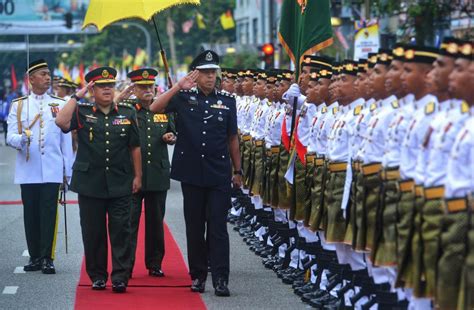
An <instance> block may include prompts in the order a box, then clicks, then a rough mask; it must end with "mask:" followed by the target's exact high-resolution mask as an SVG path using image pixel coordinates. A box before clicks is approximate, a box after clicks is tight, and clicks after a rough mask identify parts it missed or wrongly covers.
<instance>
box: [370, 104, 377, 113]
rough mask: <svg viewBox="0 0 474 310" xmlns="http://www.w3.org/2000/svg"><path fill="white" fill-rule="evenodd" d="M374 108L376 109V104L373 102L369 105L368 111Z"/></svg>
mask: <svg viewBox="0 0 474 310" xmlns="http://www.w3.org/2000/svg"><path fill="white" fill-rule="evenodd" d="M375 109H377V104H376V103H375V102H374V103H372V104H371V105H370V112H372V111H374V110H375Z"/></svg>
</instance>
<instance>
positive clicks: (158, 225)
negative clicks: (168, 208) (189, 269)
mask: <svg viewBox="0 0 474 310" xmlns="http://www.w3.org/2000/svg"><path fill="white" fill-rule="evenodd" d="M166 194H167V192H166V191H145V192H142V191H140V192H138V193H136V194H133V196H132V208H131V210H130V230H131V246H132V248H131V252H132V253H131V256H132V269H133V266H134V265H135V254H136V251H137V239H138V228H139V224H140V216H141V214H142V202H144V203H145V266H146V268H147V269H152V268H159V269H161V263H162V261H163V257H164V256H165V232H164V229H163V219H164V217H165V204H166Z"/></svg>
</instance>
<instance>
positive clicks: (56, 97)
mask: <svg viewBox="0 0 474 310" xmlns="http://www.w3.org/2000/svg"><path fill="white" fill-rule="evenodd" d="M49 96H50V97H51V98H54V99H59V100H62V101H66V100H64V98H61V97H58V96H55V95H49Z"/></svg>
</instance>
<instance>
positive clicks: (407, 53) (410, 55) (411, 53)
mask: <svg viewBox="0 0 474 310" xmlns="http://www.w3.org/2000/svg"><path fill="white" fill-rule="evenodd" d="M414 57H415V51H414V50H407V51H405V58H406V59H413V58H414Z"/></svg>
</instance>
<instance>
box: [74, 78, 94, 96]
mask: <svg viewBox="0 0 474 310" xmlns="http://www.w3.org/2000/svg"><path fill="white" fill-rule="evenodd" d="M94 84H95V82H93V81H91V82H89V83H87V85H86V86H85V87H83V88H81V89H79V90H78V91H77V92H76V96H77V97H79V98H84V96H85V95H86V93H87V92H88V91H89V90H90V89H91V88H92V86H94Z"/></svg>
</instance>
